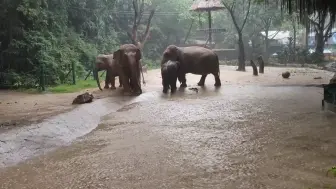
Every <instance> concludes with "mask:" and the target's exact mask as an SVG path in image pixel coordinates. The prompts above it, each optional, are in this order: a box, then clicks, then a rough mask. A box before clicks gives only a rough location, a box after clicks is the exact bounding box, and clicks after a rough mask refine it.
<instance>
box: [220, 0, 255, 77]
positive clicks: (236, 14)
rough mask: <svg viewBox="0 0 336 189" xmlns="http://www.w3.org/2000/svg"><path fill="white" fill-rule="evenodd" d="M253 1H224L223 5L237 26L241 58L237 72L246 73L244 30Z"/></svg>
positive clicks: (239, 57)
mask: <svg viewBox="0 0 336 189" xmlns="http://www.w3.org/2000/svg"><path fill="white" fill-rule="evenodd" d="M251 1H252V0H247V3H246V2H245V0H242V1H241V0H233V1H231V2H228V1H222V3H223V5H224V6H225V8H226V9H227V11H228V13H229V15H230V17H231V19H232V22H233V25H234V26H235V29H236V31H237V34H238V48H239V56H238V69H237V71H245V47H244V42H243V29H244V26H245V24H246V21H247V18H248V16H249V13H250V7H251ZM246 4H247V5H246ZM241 15H243V16H241Z"/></svg>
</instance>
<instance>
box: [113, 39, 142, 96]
mask: <svg viewBox="0 0 336 189" xmlns="http://www.w3.org/2000/svg"><path fill="white" fill-rule="evenodd" d="M113 57H114V60H115V61H116V62H117V63H118V65H119V66H120V68H121V72H120V73H119V78H121V80H122V84H123V86H124V90H125V92H132V93H133V94H136V95H140V94H141V93H142V89H141V82H140V74H141V64H140V60H141V51H140V49H139V48H138V47H137V46H135V45H133V44H124V45H122V46H121V47H120V49H119V50H117V51H115V52H114V53H113Z"/></svg>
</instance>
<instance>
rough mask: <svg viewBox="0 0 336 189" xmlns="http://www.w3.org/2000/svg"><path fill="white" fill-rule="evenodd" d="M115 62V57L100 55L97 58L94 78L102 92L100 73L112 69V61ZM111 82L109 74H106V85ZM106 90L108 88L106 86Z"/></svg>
mask: <svg viewBox="0 0 336 189" xmlns="http://www.w3.org/2000/svg"><path fill="white" fill-rule="evenodd" d="M112 60H113V56H112V55H102V54H100V55H98V56H97V58H96V64H95V69H94V72H93V74H94V77H95V78H96V81H97V85H98V87H99V89H100V90H102V88H101V86H100V81H99V76H98V72H99V71H102V70H108V69H110V66H111V65H110V64H111V61H112ZM108 80H109V76H108V73H106V78H105V83H106V82H107V81H108ZM105 88H106V86H105Z"/></svg>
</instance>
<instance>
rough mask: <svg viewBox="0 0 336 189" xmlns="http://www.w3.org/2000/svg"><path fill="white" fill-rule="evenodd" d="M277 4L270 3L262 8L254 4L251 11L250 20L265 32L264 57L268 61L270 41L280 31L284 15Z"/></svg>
mask: <svg viewBox="0 0 336 189" xmlns="http://www.w3.org/2000/svg"><path fill="white" fill-rule="evenodd" d="M277 8H278V7H277V5H276V4H275V3H272V4H268V6H267V7H263V8H260V6H257V5H253V6H252V7H251V11H250V15H251V16H250V18H249V22H250V25H254V27H257V28H258V29H259V30H261V31H263V32H265V37H264V48H263V58H264V61H266V62H268V59H269V52H268V49H269V42H270V40H271V39H274V38H275V37H276V36H277V34H278V33H279V32H280V27H281V24H282V21H283V17H282V15H281V13H280V12H277ZM272 29H273V30H274V29H275V30H277V31H276V32H275V33H272V34H270V30H272Z"/></svg>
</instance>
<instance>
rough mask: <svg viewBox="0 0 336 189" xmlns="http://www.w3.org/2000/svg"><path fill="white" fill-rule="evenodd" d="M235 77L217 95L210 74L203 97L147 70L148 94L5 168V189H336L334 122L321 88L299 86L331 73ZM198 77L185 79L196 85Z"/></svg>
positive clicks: (1, 172)
mask: <svg viewBox="0 0 336 189" xmlns="http://www.w3.org/2000/svg"><path fill="white" fill-rule="evenodd" d="M230 69H231V67H225V69H222V70H221V79H222V83H223V85H222V87H221V88H219V89H215V88H214V87H213V83H214V79H213V78H211V76H209V78H207V81H206V87H204V88H199V87H197V88H198V89H199V90H198V92H195V91H193V90H188V89H185V90H180V91H178V92H177V94H175V95H170V94H168V95H163V94H162V92H161V90H162V88H161V86H160V85H161V82H160V81H161V80H160V78H159V74H158V72H155V71H153V72H149V73H148V77H147V78H152V79H149V80H148V81H147V86H146V87H145V93H144V94H142V95H140V96H138V97H135V98H132V99H128V102H127V105H125V106H123V107H121V108H119V109H118V110H117V111H115V112H112V113H110V114H109V115H106V116H104V117H103V118H102V119H103V120H102V122H101V123H100V124H99V126H98V127H97V128H96V129H94V130H93V131H92V132H91V133H90V134H87V135H85V136H83V137H81V138H79V139H77V140H76V141H74V142H73V143H72V144H71V145H70V146H67V147H63V148H60V149H58V150H56V151H54V152H51V153H48V154H45V155H42V156H39V157H37V158H33V159H30V160H28V161H26V162H22V163H20V164H18V165H16V166H11V167H7V168H3V169H0V188H34V189H35V188H36V189H38V188H43V189H44V188H118V189H120V188H146V189H151V188H153V189H156V188H202V189H203V188H214V189H216V188H235V189H236V188H242V189H245V188H246V189H251V188H265V189H266V188H275V189H277V188H290V189H292V188H336V180H335V178H331V177H327V176H326V172H327V170H328V169H329V168H331V167H332V166H334V165H335V164H336V161H335V160H336V135H335V132H336V117H335V114H334V113H331V112H327V111H321V99H322V89H321V88H317V87H302V86H298V85H308V84H309V85H311V84H322V83H328V81H329V79H330V78H331V76H332V74H331V73H327V72H325V73H324V72H323V73H322V72H321V71H315V70H310V69H309V70H306V72H307V71H311V73H308V74H307V73H304V70H305V69H302V70H303V71H302V72H300V71H301V69H296V73H294V71H293V74H294V75H292V77H291V79H287V80H284V79H282V78H281V72H282V71H283V69H282V70H281V69H279V68H268V69H266V70H265V72H266V74H264V75H260V76H258V77H253V76H252V72H249V71H250V70H249V69H248V72H247V73H246V72H245V73H244V72H234V71H231V70H230ZM232 69H234V68H233V67H232ZM272 70H273V71H272ZM151 74H152V75H151ZM277 74H279V75H277ZM329 74H330V76H329ZM316 75H317V76H321V77H322V79H319V80H314V79H313V78H314V77H315V76H316ZM232 78H235V80H233V79H232ZM298 78H301V79H298ZM198 79H199V76H193V75H190V76H189V75H188V76H187V82H188V84H189V85H192V87H195V84H196V83H197V81H198ZM248 81H249V82H248ZM269 85H274V86H269ZM277 85H278V86H277ZM280 85H281V86H280ZM285 85H287V86H285ZM111 108H112V107H111Z"/></svg>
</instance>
